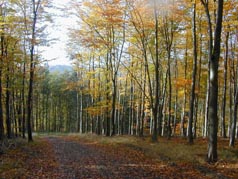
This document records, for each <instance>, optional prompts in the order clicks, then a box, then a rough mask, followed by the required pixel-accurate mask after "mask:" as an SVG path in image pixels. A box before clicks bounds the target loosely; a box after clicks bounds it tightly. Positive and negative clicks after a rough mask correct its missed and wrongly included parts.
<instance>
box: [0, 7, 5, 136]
mask: <svg viewBox="0 0 238 179" xmlns="http://www.w3.org/2000/svg"><path fill="white" fill-rule="evenodd" d="M2 8H3V7H1V9H0V13H1V16H3V9H2ZM3 24H4V23H3ZM1 30H2V31H3V32H4V25H1ZM3 58H4V33H1V58H0V140H2V139H3V137H4V125H3V123H4V122H3V104H2V102H3V97H2V93H3V87H2V76H3V73H2V70H3Z"/></svg>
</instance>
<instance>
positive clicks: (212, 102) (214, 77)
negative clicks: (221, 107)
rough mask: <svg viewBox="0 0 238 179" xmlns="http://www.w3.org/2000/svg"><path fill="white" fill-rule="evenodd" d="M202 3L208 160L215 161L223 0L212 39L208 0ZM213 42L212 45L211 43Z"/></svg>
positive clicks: (218, 3) (218, 4)
mask: <svg viewBox="0 0 238 179" xmlns="http://www.w3.org/2000/svg"><path fill="white" fill-rule="evenodd" d="M201 2H202V4H203V5H204V8H205V11H206V14H207V20H208V26H209V37H210V40H209V61H210V69H209V72H210V89H209V96H210V99H209V112H208V120H209V134H208V153H207V160H208V162H216V161H217V159H218V156H217V132H218V116H217V104H218V66H219V57H220V46H221V30H222V16H223V0H218V1H217V14H216V15H217V16H216V25H215V33H214V41H213V32H212V23H211V18H210V13H209V4H208V1H204V0H201ZM213 44H214V45H213Z"/></svg>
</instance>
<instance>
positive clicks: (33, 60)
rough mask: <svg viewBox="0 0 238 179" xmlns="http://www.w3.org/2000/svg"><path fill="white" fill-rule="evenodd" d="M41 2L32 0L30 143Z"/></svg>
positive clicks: (28, 121)
mask: <svg viewBox="0 0 238 179" xmlns="http://www.w3.org/2000/svg"><path fill="white" fill-rule="evenodd" d="M40 3H41V0H38V1H37V2H35V0H32V5H33V23H32V34H31V41H32V42H31V50H30V79H29V89H28V99H27V109H28V110H27V133H28V141H29V142H31V141H33V138H32V126H31V123H32V110H33V108H32V105H33V83H34V72H35V59H34V55H35V41H36V22H37V15H38V10H39V6H40Z"/></svg>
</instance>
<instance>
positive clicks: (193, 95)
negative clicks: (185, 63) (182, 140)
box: [188, 0, 197, 144]
mask: <svg viewBox="0 0 238 179" xmlns="http://www.w3.org/2000/svg"><path fill="white" fill-rule="evenodd" d="M192 21H193V22H192V23H193V73H192V89H191V95H190V113H189V124H188V128H189V129H188V142H189V143H190V144H192V143H193V131H192V130H193V117H194V101H195V86H196V75H197V34H196V33H197V27H196V0H195V1H194V2H193V20H192Z"/></svg>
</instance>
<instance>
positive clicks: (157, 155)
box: [64, 134, 238, 164]
mask: <svg viewBox="0 0 238 179" xmlns="http://www.w3.org/2000/svg"><path fill="white" fill-rule="evenodd" d="M64 135H65V134H64ZM68 136H70V137H72V138H75V139H79V140H84V141H90V142H97V143H101V144H104V145H118V146H121V147H122V146H126V147H131V148H133V149H136V150H142V151H144V153H145V154H146V155H147V156H148V157H151V158H153V159H155V160H162V161H174V162H192V163H201V164H204V163H205V160H206V153H207V139H203V138H198V139H195V140H194V144H193V145H189V144H188V143H187V140H186V139H184V138H180V137H173V138H171V139H170V140H168V139H166V138H163V137H160V138H159V139H158V142H156V143H153V142H151V138H150V137H143V138H139V137H135V136H127V135H124V136H113V137H105V136H98V135H94V134H68ZM218 156H219V161H227V162H235V161H237V159H238V147H235V148H229V147H228V139H219V141H218Z"/></svg>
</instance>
